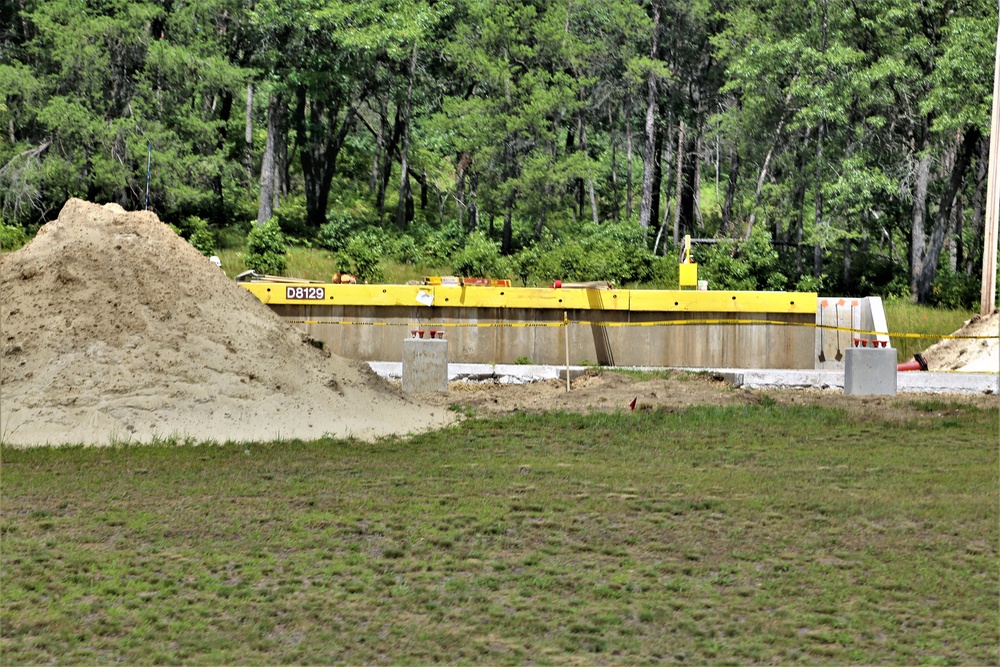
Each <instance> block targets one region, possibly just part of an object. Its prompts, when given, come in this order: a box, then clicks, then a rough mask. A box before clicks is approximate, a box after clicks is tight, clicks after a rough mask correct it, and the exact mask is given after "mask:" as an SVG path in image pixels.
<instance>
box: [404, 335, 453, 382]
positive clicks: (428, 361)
mask: <svg viewBox="0 0 1000 667" xmlns="http://www.w3.org/2000/svg"><path fill="white" fill-rule="evenodd" d="M447 391H448V341H446V340H430V339H422V338H407V339H405V340H403V392H404V393H406V394H421V393H426V392H447Z"/></svg>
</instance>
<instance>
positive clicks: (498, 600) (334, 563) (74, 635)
mask: <svg viewBox="0 0 1000 667" xmlns="http://www.w3.org/2000/svg"><path fill="white" fill-rule="evenodd" d="M997 420H998V412H997V410H996V409H992V410H977V409H974V408H970V407H964V406H961V405H956V406H955V407H954V408H953V409H952V410H949V412H948V414H947V415H941V414H939V413H937V412H933V411H925V410H918V411H915V412H914V417H913V419H912V420H910V421H908V422H903V421H899V420H895V421H887V422H882V421H871V420H864V421H858V420H853V419H852V418H850V417H849V416H848V415H847V414H846V413H844V412H841V411H837V410H831V409H823V408H796V407H781V406H775V405H770V406H748V407H735V408H697V409H691V410H687V411H679V412H674V413H668V412H666V411H652V412H636V413H617V414H594V415H589V416H578V415H567V414H544V415H529V414H520V415H515V416H512V417H509V418H504V419H483V420H475V419H474V420H469V421H466V422H464V423H463V424H461V425H459V426H456V427H454V428H451V429H449V430H446V431H443V432H439V433H432V434H426V435H421V436H418V437H414V438H412V439H410V440H406V441H404V440H398V439H386V440H383V441H380V442H378V443H375V444H372V445H366V444H362V443H358V442H351V441H334V440H320V441H316V442H308V443H304V442H297V441H295V442H275V443H266V444H253V445H249V446H248V447H247V446H244V445H233V444H226V445H221V446H200V447H199V446H180V447H176V446H170V445H169V444H167V445H159V446H147V447H121V448H105V449H100V448H89V449H84V448H64V449H32V450H16V449H11V448H9V447H8V448H4V449H3V450H2V455H3V480H2V481H3V487H2V488H3V503H2V510H0V521H2V523H0V536H2V570H0V584H2V587H0V590H2V592H3V601H2V609H0V628H2V630H0V632H2V638H0V649H2V654H0V657H2V662H3V664H4V665H15V664H29V663H30V664H37V663H42V662H55V663H63V664H68V663H89V664H105V663H111V662H123V663H127V664H149V663H168V664H179V663H197V664H248V663H249V664H262V663H263V664H277V663H319V662H323V663H330V662H341V663H345V662H346V663H352V664H360V663H375V662H380V663H390V664H397V663H403V664H407V663H409V664H412V663H430V662H465V663H473V662H475V663H482V662H486V663H491V664H513V663H522V662H534V663H543V664H554V663H558V664H565V663H570V662H572V663H581V662H582V663H587V664H592V663H619V664H654V663H655V664H659V663H677V662H684V663H695V664H699V663H700V664H746V663H749V662H767V663H789V662H805V663H813V664H831V663H863V664H869V663H890V664H918V663H931V664H996V661H997V651H996V646H997V643H998V641H1000V637H998V629H997V623H996V611H997V599H998V595H1000V591H998V579H997V574H998V573H997V565H996V563H997V555H998V554H997V544H998V537H1000V536H998V521H997V518H998V516H997V515H998V509H997V508H998V494H997V485H998V481H997V475H996V465H997V458H996V435H997Z"/></svg>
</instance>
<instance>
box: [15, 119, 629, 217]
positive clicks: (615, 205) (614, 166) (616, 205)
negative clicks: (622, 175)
mask: <svg viewBox="0 0 1000 667" xmlns="http://www.w3.org/2000/svg"><path fill="white" fill-rule="evenodd" d="M614 122H615V119H614V116H613V114H612V113H611V105H608V128H609V134H610V139H611V207H612V210H613V212H612V215H613V216H614V218H615V221H616V222H618V221H620V220H621V219H622V215H621V213H622V212H621V205H620V202H619V200H618V151H617V149H618V141H617V138H618V133H617V131H616V128H615V124H614ZM11 143H13V142H11Z"/></svg>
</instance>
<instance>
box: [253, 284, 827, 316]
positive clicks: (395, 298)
mask: <svg viewBox="0 0 1000 667" xmlns="http://www.w3.org/2000/svg"><path fill="white" fill-rule="evenodd" d="M240 284H241V285H242V286H243V287H245V288H246V289H247V290H249V291H250V292H251V293H252V294H253V295H254V296H256V297H257V298H258V299H260V300H261V301H262V302H263V303H266V304H270V305H287V304H301V305H321V304H325V305H331V306H421V305H424V306H426V305H430V306H435V307H459V308H463V307H464V308H525V309H532V308H536V309H558V310H612V311H628V310H631V311H645V312H702V313H815V312H816V294H815V293H812V292H721V291H714V292H708V291H706V292H702V291H667V290H595V289H552V288H546V287H542V288H537V287H482V286H468V287H455V286H440V285H435V286H429V285H336V284H325V285H320V284H307V285H303V284H282V283H265V282H252V283H240Z"/></svg>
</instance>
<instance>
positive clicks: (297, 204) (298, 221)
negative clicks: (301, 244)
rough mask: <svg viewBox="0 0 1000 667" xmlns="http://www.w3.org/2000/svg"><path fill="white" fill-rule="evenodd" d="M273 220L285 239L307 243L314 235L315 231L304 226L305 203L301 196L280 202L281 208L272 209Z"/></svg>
mask: <svg viewBox="0 0 1000 667" xmlns="http://www.w3.org/2000/svg"><path fill="white" fill-rule="evenodd" d="M274 218H275V219H276V220H277V221H278V227H280V228H281V232H282V233H283V234H284V235H285V236H286V237H290V238H294V239H301V240H303V241H308V240H310V239H311V238H312V237H313V236H314V235H315V233H316V230H315V229H309V227H308V225H307V224H306V203H305V197H303V196H298V197H286V198H285V199H283V200H281V206H279V207H278V208H276V209H274Z"/></svg>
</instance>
